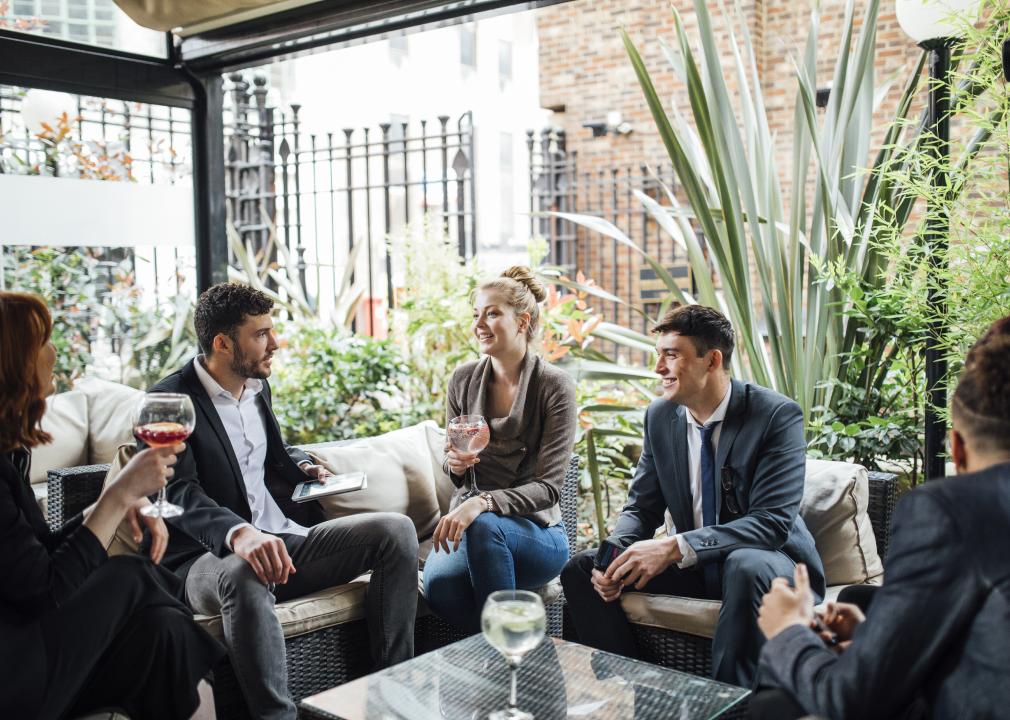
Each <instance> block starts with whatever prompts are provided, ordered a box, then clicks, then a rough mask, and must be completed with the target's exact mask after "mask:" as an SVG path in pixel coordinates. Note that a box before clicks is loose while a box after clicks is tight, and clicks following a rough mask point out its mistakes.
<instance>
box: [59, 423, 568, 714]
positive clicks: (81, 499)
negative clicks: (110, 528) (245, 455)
mask: <svg viewBox="0 0 1010 720" xmlns="http://www.w3.org/2000/svg"><path fill="white" fill-rule="evenodd" d="M335 445H339V444H338V443H328V444H324V445H314V446H307V448H306V449H309V450H312V449H319V448H322V447H328V446H329V447H332V446H335ZM108 470H109V465H107V464H99V465H86V466H79V467H72V468H62V469H57V470H50V471H49V473H48V499H47V517H48V521H49V523H50V525H51V526H52V527H53V528H58V527H60V526H61V525H62V524H63V522H64V521H65V520H67V519H69V518H71V517H73V516H74V515H75V514H76V513H78V512H80V511H81V510H82V509H83V508H85V507H86V506H87V505H89V504H90V503H92V502H94V500H95V498H96V497H97V496H98V494H99V492H100V491H101V488H102V483H103V481H104V479H105V476H106V474H107V473H108ZM577 493H578V457H577V456H574V455H573V456H572V461H571V465H570V467H569V471H568V473H567V476H566V478H565V485H564V489H563V491H562V497H561V509H562V515H563V519H564V522H565V527H566V529H567V532H568V545H569V550H570V551H571V552H572V553H574V552H575V527H576V520H575V515H576V502H577ZM423 554H424V553H423V552H422V555H423ZM367 585H368V577H367V576H363V577H360V578H357V579H355V580H354V581H352V582H350V583H347V584H345V585H340V586H337V587H333V588H327V589H326V590H323V591H320V592H317V593H313V594H312V595H308V596H305V597H302V598H298V599H297V600H292V601H289V602H285V603H278V604H277V615H278V617H279V619H280V621H281V626H282V628H283V630H284V635H285V644H286V648H287V662H288V689H289V691H290V693H291V696H292V697H293V698H294V699H295V700H296V701H298V700H300V699H302V698H304V697H306V696H308V695H312V694H314V693H318V692H321V691H323V690H326V689H329V688H331V687H335V686H336V685H340V684H342V683H345V682H347V681H348V680H351V679H354V678H356V677H360V676H361V675H364V674H367V673H368V672H369V670H370V669H371V668H370V664H371V660H370V658H369V651H368V647H369V643H368V637H367V632H368V630H367V627H366V625H365V620H364V596H365V590H366V588H367ZM540 594H541V596H542V597H543V598H544V600H545V603H546V604H547V619H548V627H547V631H548V633H549V634H551V635H553V636H555V637H560V636H561V631H562V605H563V601H562V597H561V584H560V582H558V581H557V580H555V581H554V582H552V583H550V584H549V585H547V586H545V587H544V588H541V590H540ZM419 605H420V607H419V610H418V618H417V623H416V629H415V649H416V652H417V653H418V654H420V653H423V652H427V651H429V650H434V649H436V648H439V647H442V646H444V645H446V644H448V643H450V642H454V641H455V640H458V639H461V638H462V635H461V634H460V633H459V632H458V631H456V630H455V629H454V628H452V627H451V626H450V625H448V624H447V623H446V622H444V621H443V620H441V619H440V618H438V617H436V616H434V615H432V614H431V613H430V612H429V611H428V609H427V607H426V606H425V605H424V603H423V600H422V602H421V603H419ZM197 620H198V622H200V623H201V624H202V625H203V626H204V627H205V628H206V629H207V630H208V631H209V632H210V633H211V634H214V635H216V636H217V637H218V638H220V637H221V629H220V623H221V621H220V617H206V616H198V618H197ZM214 696H215V701H216V703H217V712H218V717H219V718H221V719H222V720H230V719H232V718H245V717H248V711H247V709H246V706H245V702H244V700H243V698H242V694H241V692H240V690H239V687H238V683H237V680H236V678H235V675H234V673H233V672H232V669H231V666H230V663H229V662H228V661H227V660H225V661H224V662H223V663H222V664H221V665H220V666H219V667H218V668H217V669H216V671H215V687H214Z"/></svg>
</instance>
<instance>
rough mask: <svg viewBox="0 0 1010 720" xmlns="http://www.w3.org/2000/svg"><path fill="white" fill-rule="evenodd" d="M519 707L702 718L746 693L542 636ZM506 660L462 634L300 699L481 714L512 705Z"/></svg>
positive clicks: (323, 705) (642, 719)
mask: <svg viewBox="0 0 1010 720" xmlns="http://www.w3.org/2000/svg"><path fill="white" fill-rule="evenodd" d="M518 678H519V680H518V690H519V692H518V698H519V707H520V709H522V710H525V711H527V712H531V713H533V715H534V716H535V718H536V720H555V719H559V718H613V720H631V719H632V718H634V720H653V719H655V720H659V719H660V718H662V720H705V719H708V718H717V717H719V716H720V715H721V714H722V713H724V712H725V711H727V710H729V709H730V708H731V707H733V706H734V705H736V704H737V703H739V702H740V701H741V700H743V699H744V698H745V697H746V696H747V695H748V694H749V691H748V690H745V689H744V688H740V687H736V686H734V685H726V684H723V683H719V682H715V681H714V680H708V679H706V678H702V677H698V676H696V675H689V674H687V673H682V672H677V671H676V670H670V669H669V668H664V667H660V666H658V665H651V664H649V663H645V662H640V661H638V660H631V659H628V658H624V657H620V656H618V655H612V654H610V653H607V652H602V651H600V650H593V649H592V648H588V647H585V646H583V645H578V644H576V643H570V642H565V641H564V640H558V639H556V638H546V639H545V640H543V641H542V642H541V643H540V645H538V646H537V647H536V649H535V650H533V651H532V652H530V654H529V655H527V656H526V658H525V659H524V660H523V663H522V664H521V665H520V666H519V674H518ZM508 690H509V673H508V667H507V666H506V664H505V660H504V658H502V656H501V655H500V654H499V653H498V652H497V651H496V650H494V649H493V648H492V647H491V646H490V645H488V644H487V642H485V640H484V638H483V636H481V635H474V636H473V637H470V638H467V639H465V640H461V641H459V642H457V643H453V644H452V645H448V646H446V647H444V648H442V649H440V650H436V651H434V652H430V653H427V654H425V655H421V656H420V657H417V658H414V659H413V660H409V661H407V662H404V663H400V664H399V665H396V666H394V667H392V668H388V669H386V670H383V671H381V672H377V673H374V674H372V675H369V676H367V677H363V678H360V679H358V680H353V681H351V682H349V683H347V684H345V685H340V686H339V687H336V688H333V689H332V690H327V691H326V692H322V693H319V694H318V695H313V696H312V697H308V698H306V699H304V700H303V701H302V703H301V709H302V712H303V713H304V714H306V715H308V717H310V718H320V719H326V720H328V719H331V718H339V720H365V719H366V718H367V719H368V720H393V719H394V718H395V719H401V718H402V719H403V720H442V719H443V718H445V719H447V720H484V719H485V718H487V716H488V714H490V713H491V712H493V711H495V710H499V709H501V708H504V707H505V706H506V705H507V703H508Z"/></svg>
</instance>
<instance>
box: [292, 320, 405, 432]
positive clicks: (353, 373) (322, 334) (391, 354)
mask: <svg viewBox="0 0 1010 720" xmlns="http://www.w3.org/2000/svg"><path fill="white" fill-rule="evenodd" d="M280 329H281V332H282V334H283V336H284V341H283V344H284V345H285V347H284V348H283V349H282V350H281V351H280V352H279V353H278V358H277V360H278V362H277V364H276V370H275V373H274V383H273V404H274V412H275V413H276V415H277V420H278V422H280V424H281V429H282V431H283V433H284V438H285V440H286V441H287V442H289V443H292V444H298V443H311V442H325V441H328V440H349V439H352V438H357V437H365V436H370V435H378V434H381V433H384V432H388V431H390V430H395V429H397V428H400V427H403V426H405V425H411V424H413V423H415V422H417V421H418V420H419V419H423V418H419V417H418V416H419V412H418V411H417V409H416V408H415V407H414V406H413V405H412V404H411V403H410V402H409V401H408V400H407V398H406V396H405V393H404V387H405V385H406V383H407V381H408V379H409V376H410V367H409V366H408V365H407V363H406V362H405V360H404V358H403V355H402V354H401V353H400V351H399V350H397V348H396V347H395V346H394V345H393V344H392V343H391V342H389V341H388V340H375V339H373V338H369V337H353V336H350V335H346V334H344V333H343V332H342V331H340V330H337V329H335V328H333V327H326V326H323V325H318V324H312V323H300V324H297V325H295V324H290V323H289V324H286V325H283V326H281V328H280Z"/></svg>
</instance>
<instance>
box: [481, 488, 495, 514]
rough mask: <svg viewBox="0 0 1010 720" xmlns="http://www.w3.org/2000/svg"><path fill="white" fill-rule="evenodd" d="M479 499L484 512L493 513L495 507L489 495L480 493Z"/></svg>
mask: <svg viewBox="0 0 1010 720" xmlns="http://www.w3.org/2000/svg"><path fill="white" fill-rule="evenodd" d="M480 498H481V500H483V501H484V510H485V511H486V512H494V511H495V508H496V506H495V504H494V498H493V497H491V493H488V492H482V493H481V494H480Z"/></svg>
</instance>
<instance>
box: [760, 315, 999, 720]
mask: <svg viewBox="0 0 1010 720" xmlns="http://www.w3.org/2000/svg"><path fill="white" fill-rule="evenodd" d="M1001 323H1002V324H1001V325H1000V324H997V325H994V328H993V330H991V331H990V332H989V333H988V334H987V335H986V336H985V337H983V338H982V339H981V340H980V341H979V342H978V343H976V345H975V346H974V347H973V349H972V350H971V352H970V353H969V354H968V358H967V360H966V363H965V370H964V372H963V374H962V376H961V380H960V382H959V383H958V386H957V390H956V391H955V393H954V398H953V402H952V408H951V421H952V425H953V427H952V430H951V433H950V452H951V457H952V459H953V461H954V464H955V465H956V466H957V471H958V477H956V478H949V479H946V480H935V481H932V482H928V483H926V484H925V485H923V486H921V487H918V488H916V489H914V490H912V491H911V492H909V493H908V494H907V495H906V496H905V497H904V498H903V499H902V500H901V502H900V503H899V505H898V508H897V510H896V511H895V515H894V523H893V526H892V535H891V544H890V549H889V551H888V555H887V558H886V559H885V561H884V585H883V586H882V587H881V588H880V589H878V590H877V591H875V592H874V593H873V601H872V604H871V605H870V607H869V609H868V612H867V614H866V615H865V617H864V615H863V613H862V612H861V611H860V610H859V608H858V607H856V606H855V605H843V604H838V605H836V606H835V607H833V608H831V609H830V611H829V613H828V615H827V616H826V617H825V618H824V623H825V624H826V625H827V626H828V630H831V631H833V632H834V633H836V634H837V636H838V638H839V639H840V640H841V641H842V645H843V647H845V648H846V649H844V651H843V652H841V654H839V653H838V652H836V651H835V650H833V649H829V648H828V647H827V646H826V645H825V643H824V642H823V640H822V639H821V638H820V637H818V635H817V634H815V633H814V631H813V630H811V629H810V623H811V620H812V618H813V601H812V598H811V593H810V591H809V589H808V585H807V581H806V573H805V572H804V571H803V569H802V568H800V567H797V569H796V573H795V581H794V582H795V588H793V587H790V586H789V584H788V582H787V581H786V580H785V579H784V578H780V579H777V580H776V581H775V583H774V584H773V587H772V589H771V591H770V592H769V593H768V594H767V595H766V596H765V598H764V600H763V603H762V606H761V611H760V617H759V620H758V623H759V625H760V627H761V630H762V632H763V633H764V634H765V636H766V637H767V638H768V642H767V643H766V644H765V646H764V649H763V650H762V652H761V670H762V678H763V680H764V681H767V682H770V683H772V684H773V685H774V686H776V687H778V688H779V689H780V690H781V692H782V693H784V696H785V697H784V698H783V697H778V698H776V691H768V692H767V694H764V693H759V694H758V695H757V696H756V698H755V701H754V703H752V716H753V717H767V718H771V717H774V718H777V719H779V720H784V719H785V718H789V717H799V716H801V715H803V714H805V713H813V714H816V715H820V716H824V717H826V718H831V720H842V719H843V718H859V719H860V720H863V719H866V720H870V719H872V718H891V717H895V716H897V715H901V714H902V713H904V712H905V710H906V709H907V708H909V707H910V706H914V705H916V704H918V705H919V706H920V707H923V706H924V708H925V709H924V714H925V715H926V716H927V717H930V718H937V719H939V718H972V719H973V720H984V719H986V718H993V719H995V718H1005V717H1007V715H1008V713H1010V669H1008V667H1010V666H1008V664H1007V641H1008V640H1010V541H1008V537H1010V534H1008V533H1010V531H1008V528H1010V336H1007V334H1006V333H1004V332H1001V331H1000V330H999V328H1000V327H1003V328H1007V327H1010V324H1008V319H1004V320H1003V321H1001ZM790 706H791V709H790Z"/></svg>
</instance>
